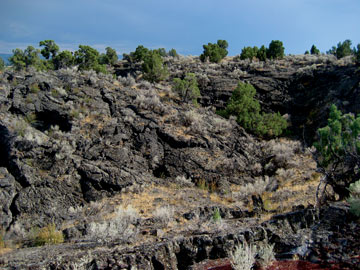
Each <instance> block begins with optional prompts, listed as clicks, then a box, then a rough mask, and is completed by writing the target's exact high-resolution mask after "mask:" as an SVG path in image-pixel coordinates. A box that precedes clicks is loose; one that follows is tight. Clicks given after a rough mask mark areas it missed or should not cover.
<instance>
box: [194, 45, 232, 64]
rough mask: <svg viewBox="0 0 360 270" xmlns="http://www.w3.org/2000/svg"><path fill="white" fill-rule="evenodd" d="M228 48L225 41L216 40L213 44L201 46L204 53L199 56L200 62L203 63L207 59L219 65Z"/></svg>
mask: <svg viewBox="0 0 360 270" xmlns="http://www.w3.org/2000/svg"><path fill="white" fill-rule="evenodd" d="M228 46H229V44H228V43H227V41H226V40H218V41H217V43H215V44H213V43H208V45H203V48H204V52H203V53H202V54H201V55H200V60H201V61H203V62H204V61H206V60H207V59H208V60H209V61H210V62H213V63H219V62H220V61H221V60H222V59H223V58H224V57H225V56H227V54H228V51H227V47H228Z"/></svg>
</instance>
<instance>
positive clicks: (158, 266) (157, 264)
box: [151, 256, 165, 270]
mask: <svg viewBox="0 0 360 270" xmlns="http://www.w3.org/2000/svg"><path fill="white" fill-rule="evenodd" d="M151 263H152V265H153V267H154V270H164V269H165V267H164V265H163V264H162V263H161V262H159V261H158V260H157V259H156V258H155V256H153V257H152V258H151Z"/></svg>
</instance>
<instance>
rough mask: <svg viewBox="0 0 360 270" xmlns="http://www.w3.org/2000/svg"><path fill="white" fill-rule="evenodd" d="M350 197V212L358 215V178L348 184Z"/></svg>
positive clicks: (359, 186)
mask: <svg viewBox="0 0 360 270" xmlns="http://www.w3.org/2000/svg"><path fill="white" fill-rule="evenodd" d="M349 191H350V198H348V202H349V204H350V212H351V213H353V214H354V215H356V216H358V217H360V180H358V181H356V182H355V183H352V184H350V186H349Z"/></svg>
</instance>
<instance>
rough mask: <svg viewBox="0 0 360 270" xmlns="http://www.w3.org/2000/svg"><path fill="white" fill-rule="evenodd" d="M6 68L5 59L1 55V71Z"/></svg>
mask: <svg viewBox="0 0 360 270" xmlns="http://www.w3.org/2000/svg"><path fill="white" fill-rule="evenodd" d="M4 68H5V62H4V60H3V59H2V58H1V57H0V71H2V70H4Z"/></svg>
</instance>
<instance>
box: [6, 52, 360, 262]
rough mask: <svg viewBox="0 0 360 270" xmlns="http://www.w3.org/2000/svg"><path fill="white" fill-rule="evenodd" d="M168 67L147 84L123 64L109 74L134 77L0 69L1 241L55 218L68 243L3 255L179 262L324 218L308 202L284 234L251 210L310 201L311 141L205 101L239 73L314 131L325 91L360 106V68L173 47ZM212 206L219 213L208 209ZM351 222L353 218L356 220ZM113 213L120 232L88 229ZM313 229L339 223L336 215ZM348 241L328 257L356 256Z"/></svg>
mask: <svg viewBox="0 0 360 270" xmlns="http://www.w3.org/2000/svg"><path fill="white" fill-rule="evenodd" d="M168 65H169V70H170V74H171V76H170V80H169V81H167V82H163V83H161V84H155V85H151V84H149V83H147V82H145V81H142V80H141V75H140V74H139V71H138V68H137V67H136V66H135V67H131V66H130V67H129V66H126V65H125V63H123V64H121V65H119V66H118V67H117V70H116V72H117V73H118V74H122V75H127V74H133V75H134V76H138V75H140V76H138V78H137V79H136V80H134V78H132V77H131V76H130V77H125V76H124V77H120V78H119V79H114V78H113V77H112V76H111V75H101V74H96V73H94V72H78V71H76V70H60V71H53V72H48V73H44V72H36V71H31V70H30V71H26V72H12V71H5V72H4V73H2V74H0V77H1V78H0V157H1V159H0V167H1V168H0V201H1V205H2V208H1V211H0V216H1V219H0V220H1V224H0V226H1V227H2V228H3V229H4V231H5V234H4V239H5V240H6V241H9V242H12V243H13V245H15V246H16V245H19V243H21V244H20V245H22V246H24V245H25V246H26V243H27V241H28V238H29V237H28V235H29V232H30V231H31V230H32V228H34V227H43V226H46V225H47V224H49V223H51V222H54V223H55V224H56V226H57V228H58V229H61V230H62V231H63V233H64V235H65V236H66V244H62V245H59V246H52V247H51V248H45V249H44V248H28V249H24V250H19V251H16V250H15V251H12V253H7V254H5V255H3V256H2V258H1V259H0V265H1V266H3V267H9V268H8V269H12V268H11V267H13V266H16V265H22V267H23V268H26V267H30V266H31V265H33V266H34V265H35V266H34V267H35V268H38V269H72V267H78V269H122V268H124V269H127V268H128V269H130V268H129V267H130V266H133V267H134V266H135V265H137V266H138V268H139V269H186V268H189V267H191V265H193V264H194V263H196V262H200V261H202V260H205V259H209V258H223V257H226V256H228V255H229V252H230V251H231V250H232V248H233V246H234V245H235V244H236V243H237V241H238V240H239V239H240V240H241V239H243V237H245V235H246V237H247V238H249V236H248V235H249V234H250V235H256V234H262V236H261V237H258V238H256V237H253V238H252V240H251V241H255V242H256V241H263V240H265V235H264V233H261V231H263V232H264V231H266V235H267V238H269V239H270V241H271V242H274V243H276V252H277V254H279V256H280V255H281V254H282V256H285V254H287V253H289V252H290V251H291V250H292V249H296V248H300V247H301V243H302V242H301V241H305V240H304V239H305V238H306V234H305V233H304V234H301V237H300V235H298V236H296V233H297V229H295V228H297V226H300V227H301V228H303V227H304V228H308V229H309V230H310V231H311V229H310V228H314V226H319V224H320V223H318V222H315V221H316V220H317V221H319V220H321V218H320V219H319V217H316V215H315V214H314V213H313V210H311V206H309V207H310V208H309V209H307V210H301V211H303V212H301V213H300V212H298V213H297V214H290V215H287V216H284V217H283V218H282V219H286V220H288V219H289V218H290V219H291V216H292V215H293V216H294V217H296V218H295V219H297V218H298V217H300V216H302V215H304V218H305V219H304V220H303V219H302V221H301V222H300V221H299V222H298V221H296V222H297V223H296V222H295V223H296V224H295V223H294V224H292V223H290V224H289V225H286V226H289V227H288V228H291V230H290V231H292V234H294V239H295V238H296V237H298V238H296V239H297V240H293V242H292V243H291V244H289V241H290V240H289V239H288V240H285V239H284V236H285V235H287V234H286V233H287V232H288V231H289V230H288V231H286V230H285V229H284V224H285V223H284V222H282V221H281V222H278V221H276V220H279V218H278V219H276V218H275V219H273V220H272V221H269V222H267V223H262V222H263V220H262V219H261V218H259V215H260V216H261V214H260V213H264V211H265V213H268V214H269V213H270V214H271V213H277V212H279V210H280V209H281V210H282V211H286V210H289V209H292V208H294V207H304V205H305V206H307V205H308V204H309V203H310V204H311V202H312V201H313V198H314V191H315V189H314V187H315V186H316V184H317V180H318V177H319V174H318V173H317V172H316V165H315V163H314V161H313V160H312V158H311V155H310V154H309V152H307V151H306V150H305V149H304V147H303V146H302V145H301V144H300V143H299V142H297V141H295V140H289V139H278V140H271V141H262V140H259V139H257V138H254V137H253V136H251V135H249V134H247V133H246V132H245V131H244V130H243V129H242V128H241V127H239V126H238V125H237V124H236V123H235V122H234V120H231V119H230V120H226V119H223V118H221V117H220V116H217V115H216V114H215V113H214V108H221V107H222V106H224V104H225V103H226V100H227V99H228V97H229V96H230V95H231V91H232V90H233V89H234V87H235V86H236V84H237V81H238V80H242V81H248V82H250V83H252V84H253V85H254V86H255V87H256V89H257V91H258V96H259V98H260V100H261V102H262V106H263V107H264V108H265V110H268V111H277V110H279V111H280V112H281V113H282V114H288V115H289V118H290V120H291V122H292V125H293V131H294V132H296V131H297V130H299V128H300V127H301V125H302V127H301V128H302V129H305V130H306V131H307V130H309V133H308V136H309V138H311V136H312V134H313V133H311V132H310V131H313V130H314V129H315V128H317V127H318V126H319V124H321V123H322V122H323V119H326V117H325V113H324V112H325V111H326V109H327V105H328V104H329V103H330V102H331V103H336V104H338V105H341V106H342V108H343V109H345V110H351V111H353V112H358V111H359V108H358V104H359V103H358V102H357V96H358V95H357V93H358V91H359V76H358V73H357V72H358V71H357V67H355V66H353V65H351V64H347V63H346V62H344V63H342V62H339V61H337V62H336V61H335V60H334V59H331V58H329V57H323V58H321V57H317V58H309V59H307V58H306V57H304V58H302V59H300V60H299V59H297V58H296V57H293V58H288V59H286V60H283V61H279V62H268V63H261V62H260V63H259V62H247V61H237V60H235V59H227V60H226V61H224V62H222V63H221V64H219V65H215V64H207V63H205V64H202V63H200V62H199V61H198V59H196V58H185V59H179V60H174V59H169V62H168ZM186 72H193V73H195V74H196V75H197V78H198V81H199V86H200V89H201V93H202V98H201V100H200V103H201V105H202V106H201V107H199V108H194V107H193V106H192V105H189V104H181V102H180V99H179V98H178V97H177V96H176V95H175V94H174V93H173V92H172V91H171V78H173V77H181V76H183V75H184V74H185V73H186ZM329 89H330V90H329ZM310 90H311V91H310ZM320 97H321V98H320ZM350 101H351V102H350ZM341 106H340V107H341ZM300 108H301V110H300ZM299 112H300V113H299ZM295 187H296V188H295ZM204 189H205V190H204ZM166 194H167V195H166ZM129 206H131V207H133V208H134V209H132V210H131V207H129ZM119 209H120V210H121V211H120V210H119ZM216 209H217V210H218V211H220V214H221V216H222V223H221V225H219V223H217V222H214V221H212V218H213V215H214V212H215V211H216ZM334 209H335V210H334ZM336 209H338V210H336ZM160 210H161V211H163V212H161V211H160ZM327 211H333V212H334V211H335V212H337V213H338V214H340V215H342V217H344V218H345V217H346V219H350V220H352V219H351V217H349V216H348V214H347V209H346V208H345V209H344V208H341V207H340V208H331V207H330V208H329V209H328V208H325V209H324V210H323V212H322V213H327ZM159 213H160V214H159ZM161 213H162V214H161ZM164 213H165V214H164ZM304 213H306V214H304ZM310 213H311V215H310ZM324 215H325V214H324ZM310 216H311V218H312V221H311V222H310V221H306V220H307V218H306V217H309V218H310ZM334 216H336V215H335V214H334ZM344 218H341V219H340V220H344ZM119 219H121V220H128V221H127V223H126V224H124V223H119V221H118V220H119ZM309 222H310V223H311V224H310V223H309ZM352 222H353V221H351V222H349V224H350V225H349V226H355V227H356V226H358V224H357V223H356V222H355V223H352ZM114 224H115V225H116V226H117V227H116V228H120V227H121V228H122V230H120V231H121V233H120V234H119V233H118V234H116V233H115V234H111V235H110V234H104V235H103V237H97V236H96V234H94V230H95V231H96V230H97V232H101V230H102V229H101V228H104V227H105V229H104V231H106V230H108V231H109V228H112V226H115V225H114ZM201 224H202V225H201ZM260 224H262V225H260ZM273 224H276V225H273ZM351 224H352V225H351ZM264 226H265V228H266V229H261V228H262V227H264ZM239 228H242V229H241V230H240V229H239ZM239 230H240V232H239ZM253 230H255V231H256V232H257V233H255V232H254V231H253ZM279 230H280V231H281V232H278V231H279ZM275 231H276V232H277V233H275ZM320 231H321V232H323V233H324V235H328V234H329V233H330V234H334V233H335V232H334V231H333V227H331V228H326V229H324V230H320ZM320 231H319V232H320ZM355 231H356V230H355ZM275 235H277V237H275ZM304 237H305V238H304ZM236 239H238V240H236ZM248 240H249V239H248ZM312 240H314V239H312ZM284 241H285V242H284ZM351 241H352V240H351V239H350V240H347V243H352V242H351ZM290 242H291V241H290ZM315 242H316V241H315ZM330 242H331V241H329V242H326V241H325V242H324V241H322V240H321V241H320V240H319V241H318V242H316V243H320V244H321V245H322V244H324V243H330ZM284 243H286V244H284ZM329 245H330V244H329ZM310 246H311V248H312V249H311V250H312V253H311V252H310V249H306V250H307V251H306V252H307V253H306V252H305V253H306V254H305V253H304V254H302V256H304V257H306V256H307V257H306V258H308V259H310V257H309V256H310V255H309V254H310V253H311V254H313V253H314V252H315V254H316V250H318V249H320V248H319V247H317V248H315V246H314V245H310ZM348 246H351V245H350V244H349V245H345V248H346V247H348ZM200 247H202V248H200ZM351 247H353V246H351ZM321 248H323V247H321ZM319 252H320V251H319ZM319 252H318V253H319ZM346 252H347V253H346V254H348V257H347V258H346V259H344V256H343V257H340V258H336V259H337V260H338V261H349V260H350V261H351V259H350V258H352V257H351V256H353V255H354V254H355V255H356V249H355V251H351V252H350V251H346ZM354 252H355V253H354ZM34 254H36V256H37V257H35V259H34V260H32V259H30V258H31V257H32V256H34ZM54 254H57V255H58V254H62V255H61V256H56V257H57V259H55V258H54V256H55V255H54ZM320 255H321V254H316V256H315V258H319V257H321V256H320ZM4 256H5V257H4ZM345 257H346V256H345ZM321 259H322V260H324V258H321ZM328 259H329V258H328ZM332 259H334V256H333V257H330V260H332ZM40 262H43V263H40Z"/></svg>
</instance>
